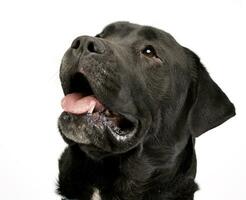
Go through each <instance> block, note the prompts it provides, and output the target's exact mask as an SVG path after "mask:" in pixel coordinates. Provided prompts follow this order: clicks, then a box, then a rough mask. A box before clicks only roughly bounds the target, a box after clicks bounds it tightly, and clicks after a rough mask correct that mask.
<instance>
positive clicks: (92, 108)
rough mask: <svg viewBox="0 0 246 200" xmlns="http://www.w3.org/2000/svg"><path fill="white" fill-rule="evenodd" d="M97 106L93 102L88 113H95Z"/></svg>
mask: <svg viewBox="0 0 246 200" xmlns="http://www.w3.org/2000/svg"><path fill="white" fill-rule="evenodd" d="M95 107H96V104H92V105H91V107H90V109H89V110H88V113H93V111H94V109H95Z"/></svg>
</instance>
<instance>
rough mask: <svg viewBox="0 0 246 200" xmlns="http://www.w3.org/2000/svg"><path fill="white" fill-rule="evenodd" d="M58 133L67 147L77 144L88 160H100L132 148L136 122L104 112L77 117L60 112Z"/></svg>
mask: <svg viewBox="0 0 246 200" xmlns="http://www.w3.org/2000/svg"><path fill="white" fill-rule="evenodd" d="M58 127H59V130H60V132H61V134H62V136H63V138H64V140H65V142H67V143H68V144H69V145H78V146H79V147H80V149H81V150H82V151H84V152H85V153H86V154H87V155H88V156H89V157H91V158H93V159H97V160H98V159H102V158H104V157H107V156H109V155H112V154H118V153H124V152H126V151H128V150H129V149H131V148H132V145H133V143H134V142H133V141H134V138H135V135H136V132H137V127H138V123H136V122H130V120H128V119H126V118H125V117H123V116H119V115H117V116H116V115H114V114H109V113H105V112H100V113H99V112H95V113H87V114H82V115H76V114H72V113H68V112H63V113H62V114H61V116H60V118H59V121H58Z"/></svg>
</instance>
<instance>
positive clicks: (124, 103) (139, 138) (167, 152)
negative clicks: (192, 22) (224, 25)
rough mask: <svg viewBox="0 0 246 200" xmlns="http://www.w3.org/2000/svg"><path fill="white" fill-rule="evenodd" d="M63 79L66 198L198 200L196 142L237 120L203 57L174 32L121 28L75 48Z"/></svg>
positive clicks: (61, 183) (62, 187) (61, 180)
mask: <svg viewBox="0 0 246 200" xmlns="http://www.w3.org/2000/svg"><path fill="white" fill-rule="evenodd" d="M60 80H61V85H62V88H63V91H64V94H65V97H64V98H63V99H62V103H61V104H62V108H63V110H64V112H63V113H62V114H61V115H60V117H59V120H58V127H59V131H60V133H61V136H62V138H63V139H64V141H65V142H66V143H67V144H68V146H67V148H66V149H65V151H64V152H63V154H62V155H61V158H60V159H59V177H58V183H57V184H58V187H57V192H58V193H59V194H60V195H61V198H63V199H69V200H72V199H76V200H192V199H193V197H194V193H195V191H196V190H198V185H197V184H196V183H195V181H194V179H195V175H196V155H195V150H194V145H195V138H196V137H198V136H200V135H201V134H203V133H205V132H207V131H208V130H210V129H212V128H214V127H217V126H219V125H220V124H222V123H223V122H225V121H226V120H228V119H229V118H231V117H233V116H234V115H235V108H234V105H233V104H232V103H231V102H230V100H229V99H228V97H227V96H226V95H225V94H224V92H223V91H222V90H221V89H220V88H219V86H218V85H217V84H216V83H215V82H214V81H213V80H212V79H211V77H210V75H209V74H208V72H207V70H206V69H205V67H204V66H203V64H202V63H201V62H200V59H199V57H198V56H197V55H196V54H195V53H194V52H192V51H191V50H189V49H188V48H186V47H183V46H181V45H180V44H178V42H177V41H176V40H175V39H174V38H173V37H172V36H171V35H170V34H169V33H167V32H165V31H162V30H159V29H157V28H153V27H150V26H141V25H138V24H132V23H129V22H115V23H112V24H109V25H108V26H106V27H105V28H104V30H103V31H102V32H101V33H100V34H98V35H96V36H95V37H89V36H81V37H78V38H76V39H75V40H74V41H73V43H72V45H71V47H70V48H69V49H68V50H67V51H66V53H65V55H64V57H63V59H62V63H61V67H60Z"/></svg>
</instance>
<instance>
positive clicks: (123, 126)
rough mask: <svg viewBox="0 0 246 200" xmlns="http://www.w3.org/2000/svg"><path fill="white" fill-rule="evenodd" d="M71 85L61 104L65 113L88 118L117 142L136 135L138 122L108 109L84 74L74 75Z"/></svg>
mask: <svg viewBox="0 0 246 200" xmlns="http://www.w3.org/2000/svg"><path fill="white" fill-rule="evenodd" d="M69 83H70V84H69V89H68V93H67V94H66V96H65V97H64V98H63V99H62V102H61V104H62V108H63V109H64V111H65V112H67V113H69V114H72V115H76V116H81V117H86V118H87V122H88V123H89V124H90V125H93V126H95V127H97V128H99V129H102V130H105V129H107V130H108V131H109V132H110V133H111V135H112V136H113V137H114V139H116V140H117V141H125V140H127V139H129V138H131V137H132V136H133V135H134V132H135V131H134V130H135V128H136V122H135V121H133V120H132V119H129V117H126V116H123V115H122V114H120V113H117V112H114V111H112V110H111V109H110V108H108V107H106V106H105V105H104V104H103V103H102V102H101V101H100V100H99V99H98V97H97V96H96V94H95V93H94V92H93V89H92V87H91V85H90V83H89V81H88V79H87V78H86V76H85V75H84V74H82V73H76V74H74V75H73V76H72V77H71V79H70V80H69Z"/></svg>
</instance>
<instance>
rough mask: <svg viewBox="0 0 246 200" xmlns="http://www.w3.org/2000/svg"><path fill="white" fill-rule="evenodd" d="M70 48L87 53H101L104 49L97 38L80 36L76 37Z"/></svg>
mask: <svg viewBox="0 0 246 200" xmlns="http://www.w3.org/2000/svg"><path fill="white" fill-rule="evenodd" d="M71 48H72V49H76V50H79V51H83V52H88V53H96V54H102V53H104V51H105V46H104V44H103V42H102V41H100V39H98V38H94V37H89V36H82V37H78V38H76V39H75V40H74V41H73V43H72V45H71Z"/></svg>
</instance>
